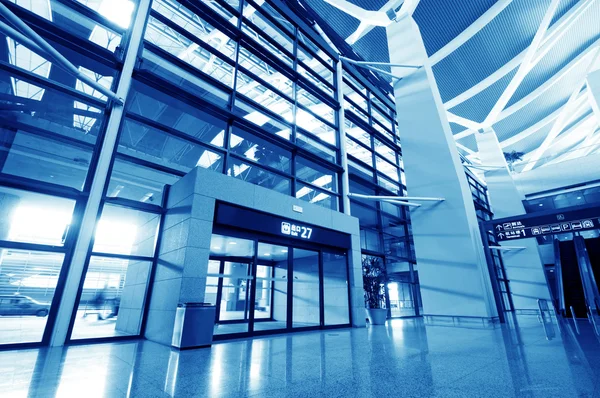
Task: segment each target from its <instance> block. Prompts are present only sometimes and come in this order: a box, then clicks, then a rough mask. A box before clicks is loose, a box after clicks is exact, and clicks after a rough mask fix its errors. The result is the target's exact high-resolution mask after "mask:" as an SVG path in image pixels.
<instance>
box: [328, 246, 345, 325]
mask: <svg viewBox="0 0 600 398" xmlns="http://www.w3.org/2000/svg"><path fill="white" fill-rule="evenodd" d="M347 271H348V263H347V261H346V255H345V254H334V253H325V252H324V253H323V311H324V314H323V315H324V320H325V325H347V324H348V323H350V309H349V308H348V305H349V302H348V272H347Z"/></svg>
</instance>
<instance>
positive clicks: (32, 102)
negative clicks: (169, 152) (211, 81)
mask: <svg viewBox="0 0 600 398" xmlns="http://www.w3.org/2000/svg"><path fill="white" fill-rule="evenodd" d="M3 3H4V4H5V5H6V6H7V7H8V8H9V9H10V10H11V11H12V12H14V13H15V14H16V15H17V16H18V17H19V18H21V19H22V20H23V21H24V22H25V23H27V24H28V25H29V26H31V27H32V28H33V29H34V30H35V31H36V32H38V33H39V34H40V35H41V36H42V37H43V38H44V39H45V40H46V41H47V42H48V43H50V44H51V45H52V46H54V48H56V49H57V50H58V51H59V52H60V53H61V54H62V55H63V56H64V57H65V58H66V59H68V60H69V61H70V62H71V63H72V64H73V65H75V67H76V68H78V69H79V71H80V72H81V73H83V74H85V75H87V76H88V77H90V78H92V79H93V80H95V81H96V82H97V83H99V84H100V85H102V86H104V87H106V88H112V87H113V86H114V83H115V81H116V80H117V78H118V76H119V73H120V68H121V66H120V62H121V61H122V52H121V51H119V50H118V49H121V48H123V47H124V46H125V45H126V41H127V28H128V25H127V23H126V21H125V20H128V19H129V18H130V16H131V14H132V12H133V10H134V8H135V3H134V2H131V1H123V2H122V3H123V9H122V12H121V13H120V14H119V15H115V13H114V12H111V9H109V8H107V7H102V6H101V4H100V3H102V2H88V1H72V2H64V1H57V0H50V1H28V2H3ZM15 3H16V4H15ZM0 84H1V86H2V90H1V94H0V96H1V98H0V101H1V102H2V106H1V107H0V125H1V127H0V202H1V205H0V209H1V210H0V214H1V216H0V296H1V298H0V314H1V315H2V316H3V319H2V321H1V322H0V345H5V344H19V343H40V342H46V341H47V340H48V338H49V332H50V329H51V327H52V325H53V323H54V317H55V315H56V311H57V306H58V303H59V301H60V297H61V294H62V285H63V283H64V279H65V276H66V271H67V268H68V264H69V261H70V258H71V253H72V249H73V244H74V238H75V236H76V235H77V232H78V228H79V221H80V219H81V215H82V210H83V206H84V205H85V202H86V199H87V196H88V194H89V190H90V187H91V183H92V175H93V170H94V167H95V166H94V165H95V164H96V162H97V158H98V150H99V148H100V146H101V144H102V141H103V136H104V130H105V124H106V119H107V116H106V115H107V109H108V108H109V106H108V104H107V98H106V97H105V96H104V95H103V94H101V93H100V92H98V91H97V90H95V89H93V88H91V87H90V86H88V85H87V84H85V83H83V82H82V81H81V80H79V79H77V78H76V77H75V76H73V75H72V74H70V73H68V72H66V71H65V70H64V69H63V68H61V67H59V66H58V65H56V64H55V63H54V62H53V61H52V60H51V59H48V58H47V57H45V56H44V55H43V54H38V53H36V52H34V51H32V49H30V48H28V47H26V46H25V45H23V44H22V43H20V42H19V41H17V40H15V39H13V38H11V37H7V36H5V35H4V34H0Z"/></svg>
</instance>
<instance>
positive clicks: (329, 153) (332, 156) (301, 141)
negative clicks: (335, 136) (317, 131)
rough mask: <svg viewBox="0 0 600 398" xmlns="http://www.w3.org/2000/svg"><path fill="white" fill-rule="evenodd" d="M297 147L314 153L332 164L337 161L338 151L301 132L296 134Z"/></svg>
mask: <svg viewBox="0 0 600 398" xmlns="http://www.w3.org/2000/svg"><path fill="white" fill-rule="evenodd" d="M296 145H298V146H299V147H302V148H304V149H306V150H308V151H310V152H312V153H314V154H315V155H317V156H319V157H320V158H322V159H325V160H329V161H330V162H335V161H336V151H335V150H334V149H331V148H329V147H328V146H326V145H324V144H322V143H321V142H319V141H318V140H314V139H312V138H310V137H308V136H307V135H304V134H301V133H300V132H297V133H296Z"/></svg>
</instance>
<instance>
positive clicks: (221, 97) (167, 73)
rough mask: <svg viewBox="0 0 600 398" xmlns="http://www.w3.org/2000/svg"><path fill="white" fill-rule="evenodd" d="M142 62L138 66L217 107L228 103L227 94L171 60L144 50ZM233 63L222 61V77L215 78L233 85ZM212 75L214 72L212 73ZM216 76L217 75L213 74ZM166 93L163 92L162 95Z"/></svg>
mask: <svg viewBox="0 0 600 398" xmlns="http://www.w3.org/2000/svg"><path fill="white" fill-rule="evenodd" d="M143 56H144V62H142V65H141V66H140V68H141V69H142V70H148V71H150V72H151V73H153V74H155V75H157V76H160V77H161V78H163V79H165V80H167V81H168V82H170V83H172V84H174V85H176V86H177V87H179V88H181V89H182V90H184V91H187V92H188V93H191V94H193V95H195V96H197V97H199V98H202V99H203V100H205V101H208V102H210V103H212V104H214V105H216V106H218V107H221V108H225V107H226V106H227V105H228V103H229V94H228V93H226V92H225V91H223V90H221V89H219V88H217V87H215V85H213V84H211V83H210V81H209V80H208V79H206V78H200V77H198V76H196V75H194V74H192V73H190V72H188V71H186V70H184V69H183V68H180V67H179V66H176V65H174V64H172V63H171V62H169V61H167V60H164V59H162V58H160V57H159V56H158V55H156V54H154V53H153V52H151V51H148V50H144V52H143ZM233 69H234V67H233V65H229V64H226V63H223V65H221V69H220V70H221V71H222V74H223V75H224V76H223V79H217V80H218V81H220V82H221V83H224V84H227V85H228V86H229V87H233V79H232V77H233ZM213 75H214V74H213ZM215 77H218V76H215ZM164 95H166V94H163V96H164Z"/></svg>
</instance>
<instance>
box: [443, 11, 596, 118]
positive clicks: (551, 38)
mask: <svg viewBox="0 0 600 398" xmlns="http://www.w3.org/2000/svg"><path fill="white" fill-rule="evenodd" d="M596 1H598V0H582V1H580V2H579V3H577V4H575V5H574V6H573V7H571V9H570V10H569V11H568V12H567V13H566V14H565V15H563V16H562V17H561V18H560V19H559V20H558V21H557V22H555V23H554V24H553V25H552V26H551V27H550V28H549V29H548V32H547V35H546V36H545V37H544V39H543V40H542V44H541V45H540V48H539V49H538V51H537V53H536V55H535V57H534V59H533V61H532V62H531V66H530V67H531V68H533V67H534V66H535V65H537V64H538V62H539V61H540V60H541V59H542V58H543V57H544V56H545V55H546V54H547V53H548V52H549V51H550V50H551V49H552V48H554V46H555V45H556V43H557V42H558V40H559V39H560V38H561V37H563V36H564V35H565V34H566V33H567V32H568V31H569V30H570V29H571V27H572V26H573V25H574V24H575V23H576V22H577V20H578V19H579V18H580V17H581V16H582V15H584V14H585V12H586V11H587V10H588V9H589V8H590V6H591V5H592V4H594V3H595V2H596ZM526 53H527V49H525V50H523V51H521V53H519V54H518V55H517V56H515V57H514V58H513V59H511V60H510V61H508V62H507V63H506V64H504V65H503V66H502V67H500V68H499V69H498V70H496V71H495V72H494V73H492V74H491V75H489V76H487V77H486V78H485V79H483V80H482V81H480V82H479V83H477V84H476V85H474V86H473V87H471V88H470V89H468V90H466V91H464V92H463V93H461V94H459V95H457V96H456V97H454V98H452V99H451V100H449V101H447V102H446V103H444V107H445V108H446V109H451V108H453V107H455V106H456V105H459V104H462V103H463V102H465V101H467V100H468V99H470V98H473V97H474V96H475V95H477V94H479V93H480V92H482V91H484V90H485V89H486V88H489V87H490V86H491V85H493V84H494V83H496V82H497V81H498V80H500V79H502V78H503V77H504V76H506V75H507V74H508V73H509V72H510V71H512V70H513V69H515V68H517V67H518V66H519V64H521V63H522V62H523V59H524V58H525V54H526Z"/></svg>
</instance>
